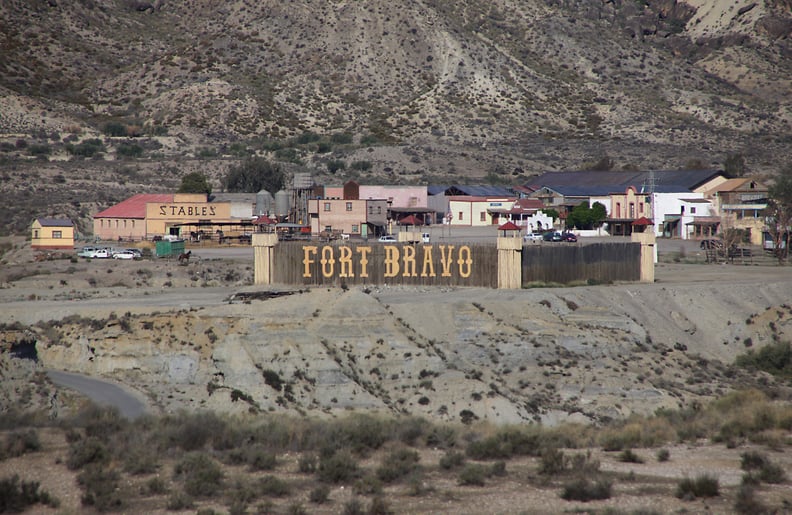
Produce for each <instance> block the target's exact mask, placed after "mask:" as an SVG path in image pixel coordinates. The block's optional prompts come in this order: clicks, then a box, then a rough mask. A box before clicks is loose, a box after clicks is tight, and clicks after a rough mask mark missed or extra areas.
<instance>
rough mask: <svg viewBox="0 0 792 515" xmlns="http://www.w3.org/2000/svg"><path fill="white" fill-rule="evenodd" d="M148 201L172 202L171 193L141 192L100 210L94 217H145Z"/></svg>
mask: <svg viewBox="0 0 792 515" xmlns="http://www.w3.org/2000/svg"><path fill="white" fill-rule="evenodd" d="M149 202H173V194H172V193H141V194H139V195H135V196H134V197H129V198H128V199H126V200H124V201H123V202H120V203H118V204H116V205H115V206H111V207H108V208H107V209H105V210H104V211H100V212H98V213H96V214H95V215H94V218H146V204H147V203H149Z"/></svg>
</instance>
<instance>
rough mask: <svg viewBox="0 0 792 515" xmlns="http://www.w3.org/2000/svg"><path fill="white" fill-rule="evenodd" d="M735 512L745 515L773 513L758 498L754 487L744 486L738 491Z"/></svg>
mask: <svg viewBox="0 0 792 515" xmlns="http://www.w3.org/2000/svg"><path fill="white" fill-rule="evenodd" d="M734 511H735V512H737V513H739V514H741V515H742V514H744V515H758V514H761V513H773V511H772V510H770V509H769V508H768V507H767V506H766V505H765V504H764V503H763V502H762V501H761V500H759V499H757V498H756V488H755V487H754V486H752V485H746V484H742V485H740V488H739V489H738V490H737V499H736V500H735V501H734Z"/></svg>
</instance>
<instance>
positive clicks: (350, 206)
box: [346, 202, 352, 211]
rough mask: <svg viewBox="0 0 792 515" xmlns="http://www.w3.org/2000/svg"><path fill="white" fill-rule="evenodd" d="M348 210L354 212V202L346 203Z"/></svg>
mask: <svg viewBox="0 0 792 515" xmlns="http://www.w3.org/2000/svg"><path fill="white" fill-rule="evenodd" d="M346 210H347V211H352V202H347V203H346Z"/></svg>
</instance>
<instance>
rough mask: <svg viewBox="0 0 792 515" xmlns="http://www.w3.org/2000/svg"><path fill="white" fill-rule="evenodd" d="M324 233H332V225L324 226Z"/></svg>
mask: <svg viewBox="0 0 792 515" xmlns="http://www.w3.org/2000/svg"><path fill="white" fill-rule="evenodd" d="M325 231H326V232H333V226H332V225H325Z"/></svg>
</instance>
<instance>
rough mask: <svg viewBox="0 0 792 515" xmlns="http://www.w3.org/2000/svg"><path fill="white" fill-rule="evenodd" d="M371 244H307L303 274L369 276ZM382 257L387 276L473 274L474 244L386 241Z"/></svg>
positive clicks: (466, 276) (467, 275)
mask: <svg viewBox="0 0 792 515" xmlns="http://www.w3.org/2000/svg"><path fill="white" fill-rule="evenodd" d="M372 250H373V248H372V247H371V246H363V245H361V246H357V247H355V248H352V247H350V246H345V245H341V246H331V245H323V246H321V247H320V246H317V245H304V246H303V260H302V264H303V277H304V278H312V277H313V274H314V271H315V269H316V268H317V266H316V265H317V263H318V272H319V273H320V274H321V275H322V277H323V278H325V279H330V278H336V277H338V278H347V277H356V276H357V277H362V278H366V277H368V276H369V271H370V268H371V266H370V265H371V263H372V261H371V260H372V259H375V258H374V254H373V253H372ZM383 250H384V256H383V255H382V253H378V254H377V256H379V257H377V258H376V259H381V264H382V265H383V277H384V278H392V277H438V275H439V277H451V276H452V275H457V276H459V277H463V278H468V277H470V275H471V273H472V270H473V258H472V253H471V251H470V247H468V246H467V245H462V246H460V247H459V248H457V247H456V246H454V245H437V246H434V245H420V246H412V245H399V246H396V245H384V246H383ZM356 274H357V275H356Z"/></svg>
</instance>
